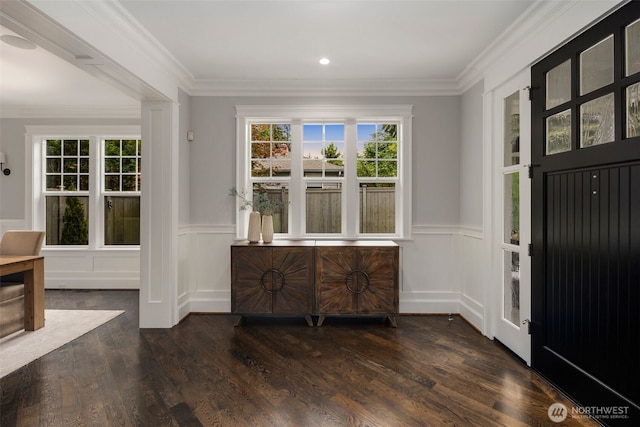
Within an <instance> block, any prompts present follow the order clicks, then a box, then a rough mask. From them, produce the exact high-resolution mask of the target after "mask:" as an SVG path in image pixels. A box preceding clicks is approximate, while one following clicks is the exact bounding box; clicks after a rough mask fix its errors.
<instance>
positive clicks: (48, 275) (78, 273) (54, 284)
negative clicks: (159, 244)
mask: <svg viewBox="0 0 640 427" xmlns="http://www.w3.org/2000/svg"><path fill="white" fill-rule="evenodd" d="M41 255H43V256H44V259H45V261H44V265H45V269H44V271H45V277H44V282H45V288H46V289H140V251H139V250H138V249H122V250H121V249H108V250H95V251H91V250H87V251H82V250H73V249H72V250H66V249H63V250H57V249H46V248H45V249H43V250H42V252H41Z"/></svg>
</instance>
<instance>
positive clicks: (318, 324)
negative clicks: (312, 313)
mask: <svg viewBox="0 0 640 427" xmlns="http://www.w3.org/2000/svg"><path fill="white" fill-rule="evenodd" d="M323 323H324V316H323V315H320V316H318V323H317V324H316V326H322V324H323Z"/></svg>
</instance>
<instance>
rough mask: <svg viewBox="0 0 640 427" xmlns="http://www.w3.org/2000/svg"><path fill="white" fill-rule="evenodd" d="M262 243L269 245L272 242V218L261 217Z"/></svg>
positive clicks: (269, 216) (268, 216) (267, 216)
mask: <svg viewBox="0 0 640 427" xmlns="http://www.w3.org/2000/svg"><path fill="white" fill-rule="evenodd" d="M262 241H263V242H264V243H271V242H272V241H273V216H271V215H263V216H262Z"/></svg>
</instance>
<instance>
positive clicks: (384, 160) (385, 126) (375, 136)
mask: <svg viewBox="0 0 640 427" xmlns="http://www.w3.org/2000/svg"><path fill="white" fill-rule="evenodd" d="M357 156H358V159H357V162H356V166H357V168H356V170H357V176H358V177H397V176H398V161H397V159H398V125H397V124H395V123H361V124H358V125H357Z"/></svg>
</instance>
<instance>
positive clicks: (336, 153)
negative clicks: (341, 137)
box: [321, 142, 344, 166]
mask: <svg viewBox="0 0 640 427" xmlns="http://www.w3.org/2000/svg"><path fill="white" fill-rule="evenodd" d="M321 152H322V155H323V156H324V158H325V159H340V158H341V157H342V153H341V152H340V150H338V147H337V146H336V144H334V143H333V142H332V143H330V144H329V145H327V146H326V147H325V148H323V149H322V150H321ZM327 162H328V163H331V164H332V165H338V166H343V165H344V162H343V161H342V160H327Z"/></svg>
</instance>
